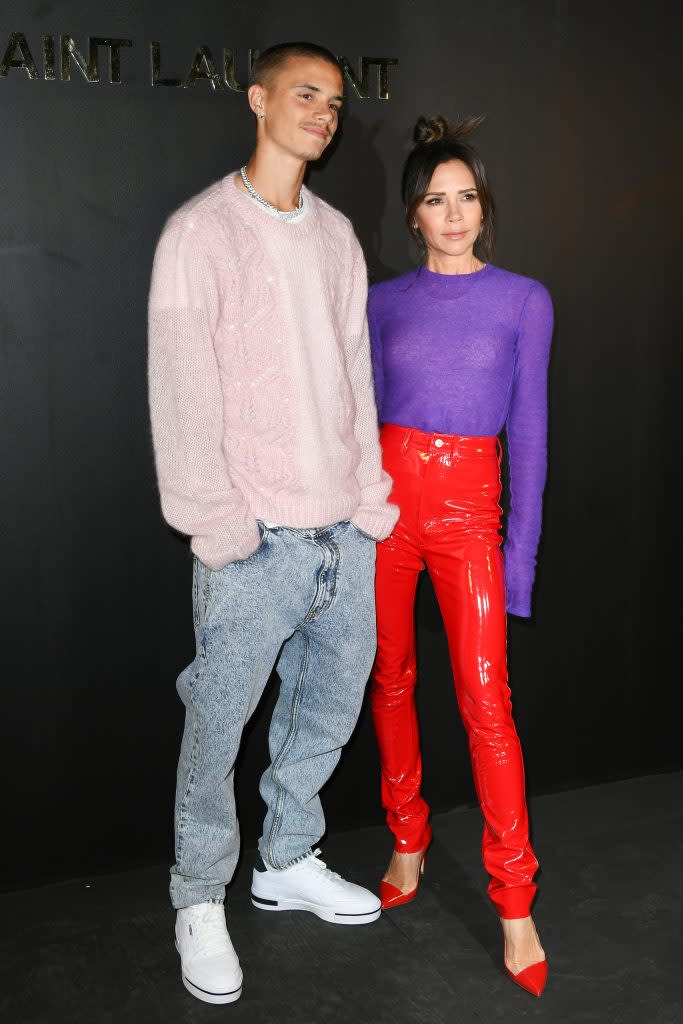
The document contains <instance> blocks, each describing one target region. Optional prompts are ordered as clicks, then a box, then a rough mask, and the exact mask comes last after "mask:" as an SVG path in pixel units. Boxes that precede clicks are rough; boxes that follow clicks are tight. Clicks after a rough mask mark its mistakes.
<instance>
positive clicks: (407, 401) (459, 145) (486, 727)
mask: <svg viewBox="0 0 683 1024" xmlns="http://www.w3.org/2000/svg"><path fill="white" fill-rule="evenodd" d="M477 123H478V122H477V120H470V121H466V122H464V123H462V124H459V125H457V126H455V127H449V125H448V124H447V122H446V121H445V120H444V119H443V118H435V119H433V120H425V119H420V120H419V121H418V123H417V126H416V129H415V140H416V145H415V147H414V148H413V150H412V152H411V153H410V154H409V156H408V159H407V161H406V164H405V167H404V169H403V182H402V193H403V202H404V205H405V209H406V219H407V225H408V228H409V230H410V232H411V233H412V235H413V236H414V238H415V239H416V240H417V241H418V243H419V244H420V246H421V248H422V249H423V252H424V254H425V259H424V263H423V264H422V265H421V266H420V267H419V268H418V269H417V270H413V271H410V272H409V273H407V274H404V275H403V276H402V277H398V278H395V279H394V280H392V281H387V282H384V283H383V284H379V285H375V286H374V287H373V288H372V289H371V293H370V300H369V307H368V315H369V322H370V332H371V338H372V347H373V360H374V370H375V386H376V392H377V407H378V410H379V416H380V422H381V423H382V431H381V440H382V450H383V460H384V468H385V469H386V470H387V472H388V473H389V475H390V476H391V477H392V478H393V480H394V489H393V493H392V497H391V500H392V501H394V502H395V503H396V504H398V506H399V508H400V513H401V514H400V518H399V521H398V523H397V525H396V528H395V529H394V532H393V533H392V535H391V536H390V537H389V538H388V540H386V541H384V542H383V543H381V544H379V545H378V549H377V577H376V579H377V582H376V588H377V631H378V650H377V659H376V663H375V668H374V670H373V679H372V689H371V696H372V712H373V719H374V723H375V729H376V731H377V738H378V743H379V749H380V757H381V762H382V802H383V804H384V807H385V809H386V811H387V822H388V825H389V828H390V829H391V831H392V832H393V833H394V836H395V840H396V842H395V848H394V853H393V856H392V859H391V862H390V864H389V867H388V869H387V872H386V874H385V876H384V879H383V880H382V885H381V897H382V905H383V907H385V908H388V907H393V906H397V905H398V904H400V903H406V902H408V901H409V900H411V899H413V898H414V896H415V893H416V891H417V884H418V880H419V875H420V873H421V871H422V870H423V867H424V857H425V853H426V850H427V847H428V845H429V842H430V839H431V830H430V827H429V823H428V815H429V808H428V807H427V805H426V803H425V801H424V800H423V799H422V796H421V795H420V780H421V755H420V747H419V737H418V728H417V719H416V713H415V700H414V688H415V680H416V661H415V628H414V601H415V588H416V585H417V579H418V575H419V573H420V572H421V571H422V569H423V568H424V567H425V566H426V567H427V569H428V570H429V573H430V576H431V578H432V583H433V585H434V590H435V592H436V596H437V598H438V601H439V605H440V608H441V613H442V616H443V620H444V624H445V627H446V632H447V636H448V643H449V649H450V656H451V664H452V668H453V675H454V677H455V687H456V693H457V698H458V704H459V708H460V713H461V715H462V718H463V722H464V724H465V728H466V730H467V734H468V738H469V744H470V753H471V758H472V769H473V773H474V779H475V784H476V789H477V795H478V798H479V803H480V806H481V809H482V811H483V814H484V819H485V825H484V839H483V858H484V864H485V867H486V869H487V871H488V873H489V875H490V876H491V881H490V884H489V895H490V897H491V900H492V901H493V904H494V906H495V908H496V910H497V912H498V914H499V916H500V918H501V922H502V928H503V935H504V940H505V966H506V968H507V971H508V973H509V974H510V976H511V977H512V979H513V980H514V981H515V982H516V983H517V984H519V985H521V986H522V987H523V988H526V989H527V990H529V991H531V992H533V993H534V994H535V995H540V994H541V991H542V990H543V986H544V984H545V980H546V976H547V965H546V962H545V954H544V952H543V949H542V947H541V944H540V941H539V939H538V935H537V933H536V930H535V927H534V924H533V921H532V918H531V916H530V908H531V903H532V900H533V896H534V893H535V890H536V887H535V885H534V883H533V877H534V874H535V872H536V869H537V867H538V862H537V860H536V858H535V856H534V853H533V851H532V849H531V845H530V843H529V826H528V815H527V809H526V801H525V797H524V768H523V763H522V754H521V750H520V746H519V740H518V738H517V733H516V731H515V725H514V722H513V720H512V715H511V707H510V691H509V689H508V685H507V668H506V617H505V612H506V602H507V611H509V612H511V613H512V614H514V615H521V616H528V615H530V614H531V589H532V584H533V577H534V567H535V560H536V548H537V544H538V538H539V533H540V525H541V499H542V493H543V486H544V482H545V473H546V420H547V409H546V405H547V402H546V388H547V385H546V377H547V365H548V354H549V348H550V339H551V334H552V321H553V313H552V305H551V301H550V297H549V295H548V293H547V292H546V290H545V288H543V286H542V285H540V284H539V283H538V282H537V281H532V280H530V279H529V278H525V277H520V276H519V275H517V274H512V273H510V272H508V271H506V270H502V269H500V268H499V267H494V266H493V265H492V264H491V263H489V262H487V261H488V259H489V258H490V254H491V249H492V243H493V229H494V205H493V199H492V196H491V192H490V190H489V187H488V184H487V180H486V172H485V168H484V165H483V163H482V161H481V159H480V157H479V156H478V154H477V153H476V152H475V150H473V149H472V147H471V146H470V145H469V144H468V143H467V142H466V141H464V139H465V137H466V136H467V135H468V134H469V132H470V131H471V130H472V129H473V128H474V127H476V125H477ZM503 427H505V429H506V432H507V439H508V451H509V460H510V488H511V503H510V515H509V519H508V524H507V536H506V540H505V560H504V561H503V554H502V552H501V548H500V544H501V537H500V533H499V528H500V515H501V510H500V506H499V498H500V492H501V483H500V443H499V441H498V436H497V435H498V434H499V433H500V431H501V430H502V429H503Z"/></svg>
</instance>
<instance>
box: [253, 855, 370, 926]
mask: <svg viewBox="0 0 683 1024" xmlns="http://www.w3.org/2000/svg"><path fill="white" fill-rule="evenodd" d="M319 853H320V850H314V851H313V853H311V854H310V856H308V857H306V859H305V860H301V861H299V862H298V863H296V864H292V865H291V867H288V868H282V869H281V870H279V871H277V870H275V869H274V868H269V867H267V866H266V865H265V864H263V862H262V861H261V865H262V866H260V867H255V868H254V873H253V876H252V882H251V902H252V903H253V904H254V906H255V907H258V908H259V909H260V910H310V911H311V913H312V914H315V915H316V916H317V917H320V918H322V920H323V921H331V922H332V924H370V922H371V921H376V920H377V918H378V917H379V915H380V912H381V909H382V905H381V903H380V901H379V899H378V897H377V896H375V895H374V894H373V893H371V892H369V890H368V889H363V888H362V887H361V886H360V885H354V883H353V882H347V881H345V880H344V879H343V878H341V877H340V876H339V875H338V874H336V873H335V872H334V871H330V870H329V868H328V867H327V866H326V865H325V864H324V862H323V861H321V860H320V859H319V857H318V855H319ZM259 860H260V858H259Z"/></svg>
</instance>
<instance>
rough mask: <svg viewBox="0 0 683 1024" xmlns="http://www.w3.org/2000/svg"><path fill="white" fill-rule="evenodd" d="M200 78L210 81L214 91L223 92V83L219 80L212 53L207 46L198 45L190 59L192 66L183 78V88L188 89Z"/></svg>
mask: <svg viewBox="0 0 683 1024" xmlns="http://www.w3.org/2000/svg"><path fill="white" fill-rule="evenodd" d="M200 79H204V80H205V81H207V82H211V86H212V88H213V89H215V90H216V92H223V83H222V82H221V79H220V75H219V74H218V72H217V71H216V65H215V64H214V60H213V55H212V53H211V50H210V49H209V47H208V46H200V47H198V49H197V52H196V53H195V55H194V60H193V61H192V67H191V68H190V73H189V75H188V76H187V78H186V79H185V88H186V89H190V88H191V87H192V86H193V85H195V84H196V83H197V82H198V81H200Z"/></svg>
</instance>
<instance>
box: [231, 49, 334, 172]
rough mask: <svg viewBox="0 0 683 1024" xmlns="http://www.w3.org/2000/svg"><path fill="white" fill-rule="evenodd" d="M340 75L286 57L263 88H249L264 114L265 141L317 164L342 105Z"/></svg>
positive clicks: (314, 62) (321, 64)
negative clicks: (284, 61) (285, 60)
mask: <svg viewBox="0 0 683 1024" xmlns="http://www.w3.org/2000/svg"><path fill="white" fill-rule="evenodd" d="M343 92H344V83H343V79H342V73H341V71H340V70H339V69H338V68H336V67H333V66H332V64H328V63H327V61H324V60H318V59H317V58H315V57H313V58H311V57H290V58H289V60H287V62H286V63H285V64H284V66H283V67H282V68H281V69H280V70H279V71H278V72H277V73H276V74H274V75H273V76H272V79H270V80H269V81H268V82H267V84H264V85H253V86H252V87H251V88H250V90H249V100H250V103H251V107H252V109H253V110H254V111H255V112H256V113H257V115H258V114H259V113H263V115H264V116H263V118H262V119H261V120H260V121H259V131H260V132H262V133H263V138H264V139H267V140H268V141H269V142H270V143H272V144H274V145H275V146H277V147H278V148H279V149H281V150H282V151H283V152H285V153H288V154H289V155H291V156H294V157H297V158H298V159H300V160H317V159H318V157H320V155H321V154H322V152H323V150H324V149H325V148H326V147H327V146H328V145H329V144H330V142H331V141H332V137H333V135H334V133H335V132H336V130H337V125H338V122H339V111H340V109H341V106H342V103H343V98H344V97H343Z"/></svg>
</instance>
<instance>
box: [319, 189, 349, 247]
mask: <svg viewBox="0 0 683 1024" xmlns="http://www.w3.org/2000/svg"><path fill="white" fill-rule="evenodd" d="M307 194H308V199H309V202H311V203H312V205H313V206H314V207H315V210H316V212H317V214H318V217H319V218H320V220H321V221H322V222H323V224H324V225H325V227H326V228H327V229H329V230H332V231H334V232H335V234H337V235H339V236H340V237H342V238H346V239H347V240H348V241H349V242H352V243H355V244H358V239H357V238H356V232H355V231H354V229H353V224H352V223H351V221H350V220H349V218H348V217H347V216H346V214H344V213H342V212H341V210H337V209H336V207H334V206H331V205H330V203H328V202H327V201H326V200H325V199H321V198H320V196H317V195H316V194H315V192H311V191H310V189H307Z"/></svg>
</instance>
